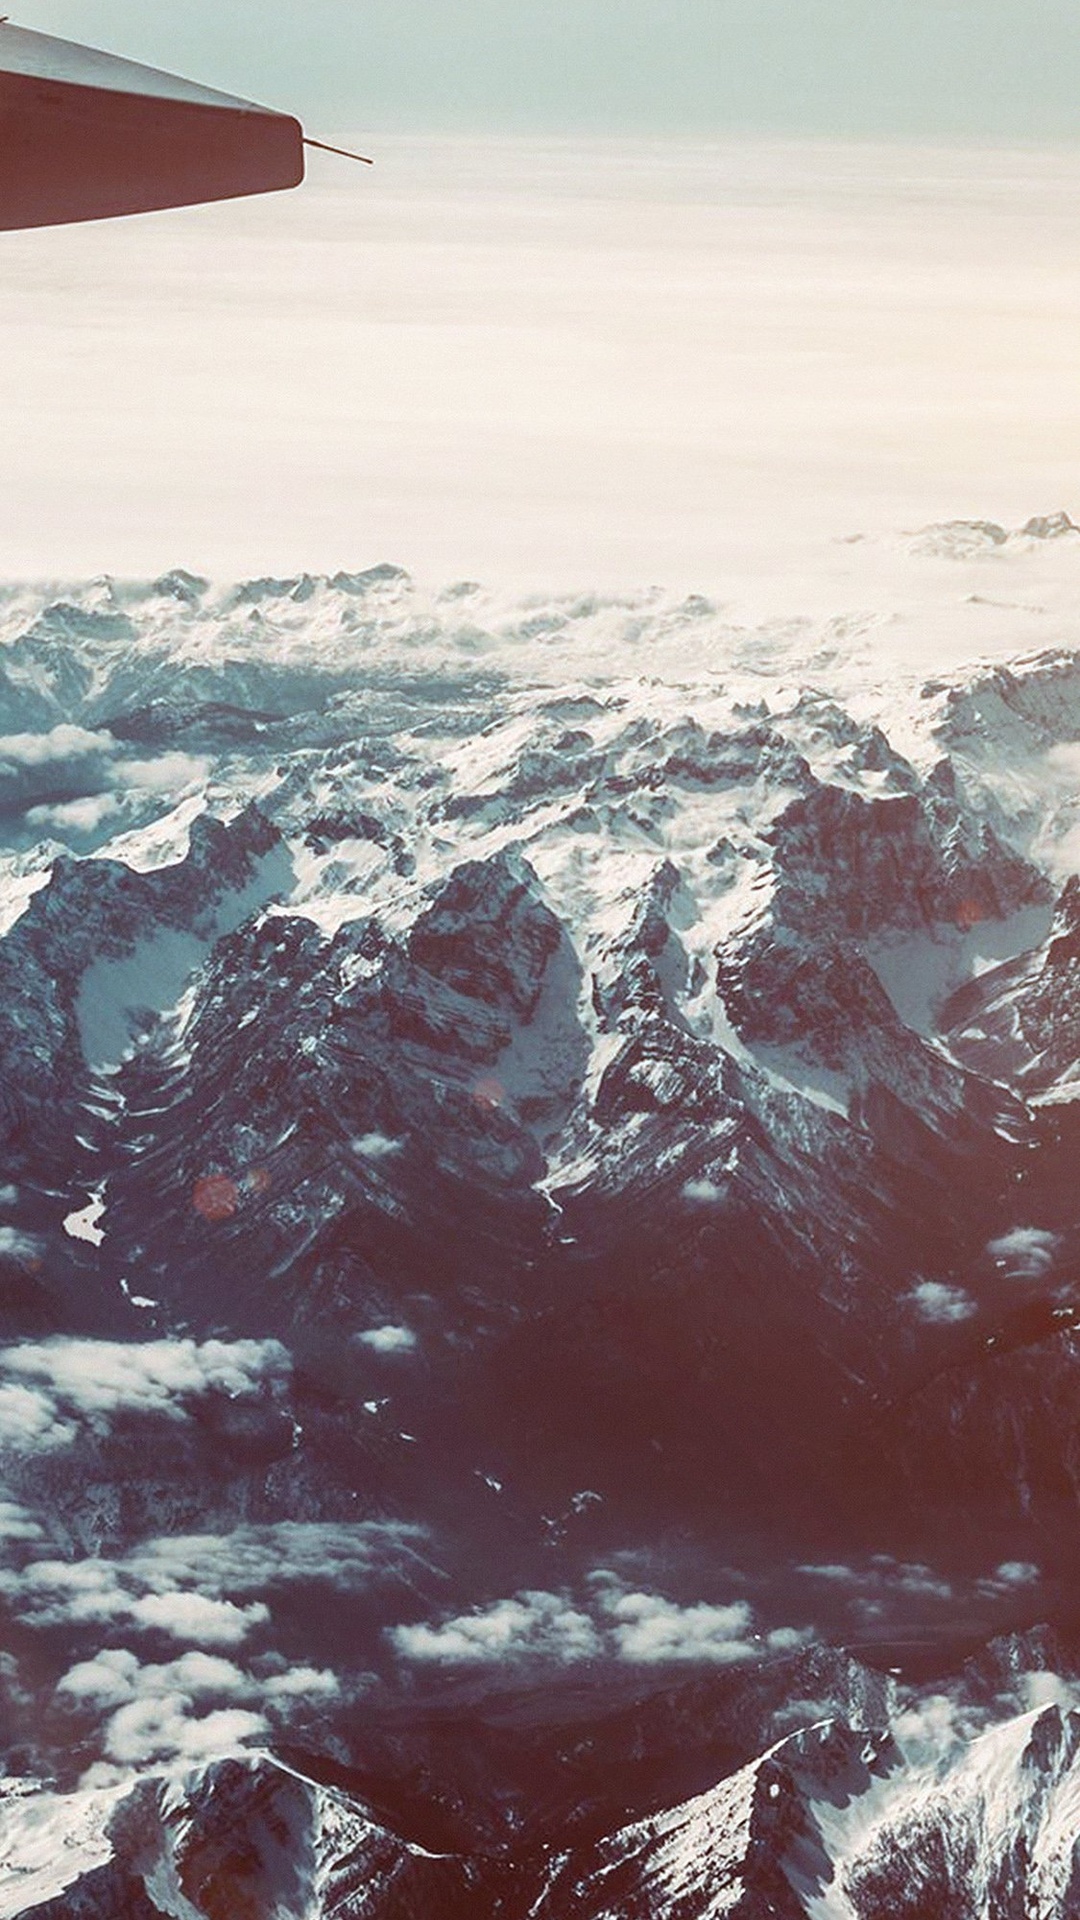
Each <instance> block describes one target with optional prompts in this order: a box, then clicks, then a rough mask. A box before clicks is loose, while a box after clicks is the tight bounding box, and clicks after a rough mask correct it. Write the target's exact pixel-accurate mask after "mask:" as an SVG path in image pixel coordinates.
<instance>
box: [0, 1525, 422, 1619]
mask: <svg viewBox="0 0 1080 1920" xmlns="http://www.w3.org/2000/svg"><path fill="white" fill-rule="evenodd" d="M16 1539H17V1540H19V1539H21V1540H22V1541H23V1542H25V1543H27V1545H28V1546H29V1557H27V1552H26V1546H24V1548H23V1553H22V1557H23V1558H24V1559H25V1561H26V1563H25V1564H23V1565H21V1566H9V1567H8V1568H7V1569H6V1570H2V1571H0V1599H3V1600H5V1601H6V1602H7V1604H8V1606H9V1607H10V1608H11V1610H12V1612H13V1613H14V1614H15V1616H16V1618H17V1619H19V1620H20V1621H22V1622H23V1623H24V1624H25V1625H27V1626H29V1627H32V1628H34V1627H36V1628H54V1627H72V1628H78V1627H87V1628H89V1627H93V1628H96V1629H101V1630H105V1631H124V1632H132V1631H136V1632H142V1633H147V1634H157V1635H164V1636H166V1637H168V1638H170V1639H173V1640H176V1641H178V1642H181V1643H184V1644H187V1645H190V1646H193V1647H205V1648H212V1649H215V1650H216V1649H221V1648H230V1649H231V1648H236V1647H239V1646H241V1645H243V1644H245V1643H247V1642H248V1641H249V1640H250V1639H251V1638H252V1636H253V1635H254V1634H255V1633H256V1632H257V1631H258V1630H261V1629H263V1628H265V1627H266V1625H267V1623H268V1621H269V1619H270V1609H269V1607H268V1606H267V1598H268V1597H272V1596H273V1595H274V1594H275V1593H280V1592H285V1591H287V1590H288V1589H290V1588H305V1587H306V1588H310V1589H312V1591H313V1592H318V1591H319V1590H320V1589H321V1590H322V1591H323V1592H324V1593H325V1592H326V1591H328V1590H329V1591H331V1592H333V1593H336V1594H339V1595H349V1596H353V1595H359V1594H361V1593H364V1592H367V1591H369V1590H373V1589H374V1588H375V1587H377V1586H378V1585H379V1584H380V1583H381V1582H383V1581H391V1582H393V1581H401V1580H403V1579H411V1578H412V1577H413V1576H414V1574H415V1572H416V1570H417V1569H418V1568H421V1569H423V1570H424V1571H425V1572H430V1569H429V1567H428V1563H427V1562H426V1561H425V1560H424V1559H423V1556H422V1552H421V1549H422V1548H423V1546H424V1544H425V1540H426V1536H425V1535H424V1534H423V1533H422V1532H421V1531H420V1530H419V1529H417V1528H413V1527H408V1526H404V1525H398V1524H397V1523H395V1522H390V1521H386V1522H383V1521H360V1522H357V1523H356V1524H355V1525H348V1524H344V1523H342V1524H339V1523H336V1522H330V1521H327V1522H311V1523H303V1522H289V1521H285V1522H280V1523H278V1524H276V1525H273V1526H264V1527H239V1528H237V1529H236V1530H235V1531H234V1532H232V1533H229V1534H185V1535H175V1536H172V1535H170V1536H163V1537H161V1538H159V1539H154V1540H149V1541H145V1542H144V1543H143V1544H142V1545H140V1546H138V1547H136V1548H134V1549H133V1550H132V1551H131V1552H130V1553H128V1554H126V1555H124V1556H123V1557H122V1558H119V1559H105V1558H104V1557H95V1558H86V1559H81V1560H73V1561H69V1560H60V1559H56V1558H48V1559H46V1558H33V1557H32V1543H33V1536H32V1535H29V1534H22V1535H16ZM17 1557H19V1556H17Z"/></svg>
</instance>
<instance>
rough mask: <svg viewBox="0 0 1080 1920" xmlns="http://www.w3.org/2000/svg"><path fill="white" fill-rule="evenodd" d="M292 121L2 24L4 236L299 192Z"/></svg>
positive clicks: (298, 146)
mask: <svg viewBox="0 0 1080 1920" xmlns="http://www.w3.org/2000/svg"><path fill="white" fill-rule="evenodd" d="M303 178H304V134H303V129H302V128H301V126H300V123H299V121H297V120H294V119H293V118H292V116H291V115H289V114H285V113H276V112H272V111H271V110H270V109H268V108H266V107H258V106H254V105H253V104H252V103H251V102H250V101H248V100H238V99H235V98H234V97H233V96H232V95H231V94H226V93H216V92H214V91H213V90H212V89H211V88H209V87H202V86H197V85H195V84H194V83H193V82H191V81H188V80H180V79H177V78H175V77H174V76H173V75H172V74H168V73H159V72H157V71H156V69H155V68H153V67H143V66H138V65H136V64H135V62H134V61H131V60H121V59H117V58H116V57H115V56H114V55H112V54H108V53H99V52H96V51H95V50H94V49H93V48H91V47H81V46H77V45H76V44H75V43H74V42H73V41H70V40H57V39H54V38H53V37H52V36H51V35H49V34H44V33H33V32H30V31H29V30H28V29H26V28H23V27H15V26H12V25H11V24H10V23H9V22H6V21H0V230H3V229H8V230H10V229H12V228H17V227H45V226H57V225H61V224H64V223H66V222H68V221H76V220H104V219H109V218H111V217H113V216H114V215H117V214H129V213H146V212H150V211H151V210H153V209H155V208H161V207H181V206H189V205H193V204H195V203H196V202H199V201H204V200H229V199H233V198H235V197H237V196H240V195H244V194H253V193H276V192H279V191H280V190H282V189H285V188H289V187H297V186H299V185H300V183H301V181H302V180H303Z"/></svg>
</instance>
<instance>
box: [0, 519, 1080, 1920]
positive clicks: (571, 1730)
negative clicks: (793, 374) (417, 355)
mask: <svg viewBox="0 0 1080 1920" xmlns="http://www.w3.org/2000/svg"><path fill="white" fill-rule="evenodd" d="M999 534H1000V536H1001V537H1000V539H999V538H998V537H997V536H998V535H999ZM1049 541H1053V542H1054V543H1055V545H1056V546H1057V547H1058V548H1059V549H1060V551H1061V553H1062V555H1063V562H1062V564H1063V565H1067V564H1071V560H1070V558H1069V556H1071V555H1072V554H1073V553H1074V552H1075V551H1076V550H1077V549H1078V548H1080V536H1077V535H1076V532H1075V529H1072V527H1071V523H1068V522H1065V521H1063V520H1061V519H1059V518H1058V519H1053V518H1052V519H1048V520H1045V521H1039V522H1032V523H1030V525H1029V526H1028V527H1027V528H1026V529H1025V530H1024V532H1023V534H1022V535H1018V536H1007V535H1006V534H1005V533H1004V531H1003V530H1001V529H989V528H988V526H987V524H986V523H965V524H964V525H963V526H957V527H952V528H946V529H936V530H929V531H928V532H927V533H926V534H924V535H921V536H919V538H918V539H917V540H915V541H913V542H912V564H913V565H920V564H923V563H924V561H925V558H926V555H927V554H928V553H929V554H930V555H931V556H932V563H933V564H934V565H946V566H947V565H951V564H953V561H954V560H955V563H956V564H957V565H960V564H963V565H968V564H971V563H972V554H973V553H974V554H975V555H976V559H977V560H978V563H979V564H981V565H986V566H992V565H994V564H997V563H998V561H1001V563H1002V564H1006V563H1007V564H1009V565H1011V566H1014V567H1015V566H1020V565H1022V561H1023V553H1024V552H1027V551H1033V550H1035V549H1036V548H1037V549H1039V551H1040V553H1041V552H1042V551H1043V550H1044V549H1045V547H1046V543H1047V542H1049ZM950 556H951V557H950ZM979 556H984V557H983V558H981V559H980V558H979ZM1003 556H1004V557H1003ZM1077 564H1080V561H1078V562H1077ZM876 632H877V623H876V617H872V616H859V617H850V618H847V619H844V620H838V619H830V620H827V621H821V622H818V623H816V624H815V623H813V622H803V623H776V624H773V625H771V626H762V627H748V626H740V625H738V624H736V623H735V622H734V621H733V620H732V619H731V617H730V616H729V615H727V614H726V613H725V611H724V609H722V608H718V607H716V606H714V605H712V604H711V603H708V602H706V601H704V600H698V599H690V600H684V601H681V602H675V601H671V600H669V599H667V598H665V597H664V596H663V595H661V594H659V593H655V592H650V593H641V594H637V595H627V596H625V597H624V598H622V599H617V598H613V597H610V596H609V597H606V598H603V597H600V596H596V597H592V598H590V597H586V596H582V597H580V598H578V599H564V600H559V601H551V602H540V601H537V602H535V603H530V604H528V605H516V606H512V605H509V604H500V603H498V602H497V601H496V600H495V599H494V598H493V597H492V596H490V595H488V594H485V593H484V592H483V591H482V590H481V589H480V588H479V587H476V586H475V585H473V584H472V583H468V582H466V583H461V584H459V585H458V586H455V587H452V588H450V589H449V590H447V591H445V592H443V593H441V594H438V595H431V594H427V593H424V592H422V591H421V590H420V589H418V588H417V587H416V586H415V585H414V583H413V582H412V581H411V580H410V579H409V578H408V577H407V576H406V575H405V574H404V573H402V572H401V571H400V570H399V569H396V568H393V567H376V568H373V569H370V570H368V571H367V572H363V573H356V574H340V575H337V576H335V577H334V578H333V579H315V578H309V577H304V578H299V579H291V580H264V581H257V582H249V583H247V584H245V585H243V586H240V587H235V588H229V589H227V590H226V589H220V588H215V587H212V586H211V585H210V584H209V583H207V582H205V581H203V580H201V579H198V578H196V577H194V576H192V575H190V574H187V573H184V572H175V573H172V574H169V575H167V576H165V577H164V578H162V579H160V580H158V581H155V582H153V583H150V584H144V585H130V584H128V585H123V584H119V583H114V582H111V581H108V580H102V581H97V582H94V583H91V584H89V585H84V586H79V587H69V588H65V589H63V590H59V589H58V590H55V591H48V592H46V591H44V590H41V589H31V588H26V589H22V588H20V589H15V588H12V589H7V590H5V591H4V593H3V594H2V595H0V912H2V929H3V931H2V937H0V979H2V982H3V993H2V996H0V1120H2V1128H0V1132H2V1140H3V1149H2V1150H3V1165H2V1166H0V1337H2V1339H3V1341H4V1345H3V1346H2V1347H0V1635H2V1637H0V1733H2V1738H0V1754H4V1755H6V1765H7V1772H8V1784H7V1786H6V1788H5V1789H4V1791H3V1794H2V1796H0V1916H12V1920H14V1916H24V1915H27V1916H28V1915H30V1914H35V1915H38V1914H40V1915H42V1916H44V1915H49V1916H52V1915H54V1914H56V1915H60V1914H76V1913H79V1914H86V1915H88V1916H94V1915H97V1914H99V1913H100V1914H102V1915H104V1914H106V1913H108V1914H115V1915H118V1916H119V1915H127V1914H131V1915H133V1916H139V1917H140V1920H141V1917H142V1916H144V1915H152V1914H169V1915H173V1916H176V1917H177V1920H180V1917H181V1916H182V1917H183V1920H190V1916H192V1915H194V1916H204V1920H216V1916H217V1915H219V1914H224V1913H229V1914H230V1915H232V1914H246V1913H248V1912H250V1913H251V1914H253V1915H254V1914H263V1913H280V1914H282V1915H291V1914H294V1913H295V1914H296V1915H298V1916H299V1915H300V1914H304V1915H314V1914H325V1915H326V1916H328V1920H334V1917H336V1916H338V1915H341V1916H345V1915H356V1916H359V1915H369V1914H370V1915H371V1916H372V1917H373V1920H375V1917H376V1916H380V1917H381V1916H387V1920H389V1916H396V1915H401V1916H405V1915H409V1914H416V1915H420V1914H421V1913H422V1914H424V1915H425V1917H427V1916H431V1917H432V1920H434V1916H436V1915H438V1916H443V1915H445V1916H446V1917H447V1920H450V1917H451V1916H455V1917H456V1916H457V1915H459V1914H461V1915H465V1914H469V1915H476V1916H478V1917H479V1916H482V1915H484V1914H488V1913H490V1914H492V1915H495V1914H501V1915H504V1916H518V1915H520V1916H521V1920H526V1916H527V1915H535V1916H537V1917H538V1920H539V1917H540V1916H543V1917H544V1920H561V1916H566V1920H601V1916H604V1920H607V1917H608V1916H610V1917H611V1920H615V1916H616V1915H618V1916H619V1917H620V1920H630V1917H631V1916H634V1915H637V1914H640V1915H642V1916H643V1917H644V1916H650V1917H651V1916H654V1915H655V1916H658V1917H659V1920H664V1916H668V1915H670V1916H671V1920H675V1916H680V1920H683V1916H685V1917H686V1920H690V1917H691V1916H698V1915H700V1916H702V1917H704V1916H705V1915H714V1914H715V1915H720V1914H732V1915H735V1914H739V1915H743V1914H745V1915H746V1916H748V1917H749V1916H752V1915H758V1914H761V1915H765V1914H778V1915H788V1914H790V1915H793V1916H799V1915H812V1916H815V1920H833V1917H834V1916H835V1917H836V1920H839V1917H840V1916H849V1915H850V1916H856V1917H857V1920H861V1917H862V1916H863V1915H871V1914H873V1915H875V1916H877V1915H884V1914H896V1915H898V1916H903V1915H908V1914H910V1915H911V1916H912V1920H914V1917H915V1916H916V1915H919V1916H925V1915H929V1914H931V1913H932V1914H934V1915H939V1914H940V1915H942V1916H949V1915H951V1914H953V1913H955V1914H956V1915H957V1916H959V1915H961V1914H963V1915H965V1916H967V1915H968V1914H971V1915H975V1914H979V1915H986V1916H989V1917H990V1920H998V1916H1000V1917H1001V1920H1006V1917H1007V1916H1011V1915H1013V1914H1014V1913H1018V1912H1020V1911H1024V1912H1028V1913H1030V1914H1031V1915H1032V1916H1034V1917H1035V1920H1058V1916H1065V1915H1068V1914H1070V1913H1072V1912H1073V1911H1074V1910H1080V1904H1078V1903H1080V1883H1078V1882H1077V1880H1076V1871H1075V1869H1074V1866H1073V1849H1074V1847H1075V1844H1076V1839H1077V1835H1078V1833H1080V1824H1078V1821H1080V1815H1077V1817H1076V1818H1075V1819H1074V1813H1075V1810H1076V1809H1080V1799H1078V1798H1077V1794H1078V1788H1077V1780H1078V1779H1080V1774H1077V1770H1076V1768H1077V1762H1076V1752H1077V1735H1076V1727H1077V1724H1078V1722H1077V1717H1076V1712H1075V1711H1074V1708H1073V1693H1072V1681H1071V1678H1070V1676H1071V1674H1072V1672H1073V1667H1074V1663H1075V1662H1077V1660H1078V1659H1080V1641H1077V1642H1076V1643H1075V1644H1074V1640H1073V1638H1072V1637H1071V1636H1070V1627H1069V1619H1070V1601H1069V1594H1070V1590H1071V1586H1072V1582H1073V1581H1074V1579H1075V1576H1076V1572H1077V1564H1078V1559H1080V1556H1078V1554H1077V1549H1076V1544H1075V1541H1076V1527H1075V1515H1076V1505H1077V1487H1078V1484H1080V1427H1078V1415H1077V1407H1078V1406H1080V1397H1078V1393H1077V1387H1078V1385H1080V1381H1078V1377H1077V1366H1078V1349H1077V1344H1076V1329H1077V1327H1080V1295H1078V1292H1077V1277H1078V1273H1080V1265H1078V1262H1080V1237H1078V1227H1080V1220H1078V1217H1077V1212H1076V1205H1075V1199H1074V1186H1075V1175H1074V1171H1073V1170H1074V1166H1075V1162H1076V1154H1077V1151H1078V1150H1080V1131H1078V1129H1080V1016H1078V1014H1077V1009H1076V1005H1075V1004H1074V1003H1075V1001H1076V984H1075V979H1076V977H1080V892H1078V887H1080V883H1078V881H1077V880H1076V878H1075V877H1074V873H1073V869H1074V865H1075V866H1077V867H1080V836H1078V827H1080V812H1078V807H1080V803H1078V801H1077V790H1078V788H1080V634H1078V636H1077V643H1076V645H1075V646H1074V645H1070V644H1069V643H1068V639H1067V636H1063V635H1062V634H1060V633H1058V634H1056V636H1055V639H1054V643H1053V644H1052V645H1049V646H1047V647H1046V648H1044V649H1042V650H1041V651H1038V652H1035V653H1030V654H1028V655H1026V656H1023V657H1018V658H1015V659H1008V660H1006V659H1002V658H1000V657H998V658H996V659H992V660H988V661H987V662H986V663H985V664H982V665H979V664H976V665H975V666H973V667H970V668H964V669H956V670H955V671H954V670H953V669H952V668H949V669H948V670H946V671H944V672H942V673H941V674H939V675H938V676H937V677H936V678H932V679H928V678H927V676H926V674H925V673H923V672H917V671H915V670H914V669H913V668H908V667H905V665H904V663H903V661H902V660H901V661H899V662H898V661H896V660H895V659H894V660H893V661H892V662H891V664H888V665H883V661H884V659H885V655H884V653H883V652H882V650H881V648H880V647H879V646H878V642H877V639H876V638H875V635H876ZM1040 1621H1049V1622H1052V1623H1053V1626H1054V1629H1055V1633H1056V1635H1057V1638H1056V1640H1055V1641H1054V1643H1053V1657H1051V1654H1050V1653H1048V1651H1047V1646H1048V1644H1049V1643H1048V1642H1047V1641H1046V1639H1045V1638H1043V1639H1038V1638H1037V1637H1036V1639H1032V1638H1031V1637H1030V1634H1029V1632H1028V1630H1029V1629H1031V1628H1032V1627H1033V1626H1034V1625H1035V1624H1036V1623H1037V1622H1040ZM1010 1635H1011V1636H1013V1637H1012V1638H1008V1636H1010ZM1017 1635H1020V1636H1021V1637H1020V1638H1017V1637H1016V1636H1017ZM1002 1636H1006V1637H1005V1638H1004V1639H1003V1638H1002ZM1024 1636H1026V1637H1024ZM830 1646H832V1647H843V1648H845V1649H848V1650H849V1651H848V1652H847V1653H845V1654H844V1655H840V1654H829V1653H828V1651H827V1650H828V1648H829V1647H830ZM988 1646H992V1647H995V1648H998V1649H1001V1648H1008V1649H1010V1651H1009V1653H1008V1658H1007V1659H1006V1656H1005V1654H1003V1653H1000V1652H998V1653H994V1654H992V1655H991V1654H986V1653H984V1652H981V1651H980V1649H985V1648H986V1647H988ZM973 1660H974V1661H975V1663H976V1664H975V1666H974V1667H973V1666H972V1664H971V1663H972V1661H973ZM980 1660H981V1661H983V1663H984V1668H983V1669H979V1672H981V1673H982V1678H981V1679H979V1680H978V1683H977V1684H976V1679H974V1678H973V1677H972V1676H973V1674H975V1673H976V1668H977V1667H978V1662H979V1661H980ZM965 1661H967V1662H968V1667H967V1668H966V1669H965V1667H964V1663H965ZM987 1661H989V1662H990V1666H991V1667H992V1668H993V1670H994V1673H995V1674H996V1676H997V1677H996V1679H994V1680H993V1681H991V1680H989V1679H987V1678H986V1671H985V1670H984V1669H985V1663H986V1662H987ZM1003 1661H1004V1662H1005V1665H1004V1666H1002V1664H1001V1663H1002V1662H1003ZM995 1662H997V1663H998V1664H997V1666H995V1665H994V1663H995ZM1006 1668H1007V1669H1008V1670H1007V1671H1006V1670H1005V1669H1006ZM890 1669H891V1670H892V1678H891V1680H889V1681H888V1682H886V1680H885V1679H883V1678H880V1676H882V1675H888V1673H889V1670H890ZM965 1672H966V1674H967V1678H966V1679H965V1678H963V1675H964V1673H965ZM875 1676H879V1677H877V1678H875ZM935 1713H936V1714H937V1716H938V1720H939V1722H940V1723H941V1724H940V1727H939V1732H941V1736H942V1737H941V1738H938V1739H932V1738H930V1736H929V1734H928V1733H927V1732H926V1731H925V1728H924V1727H923V1723H924V1722H926V1723H927V1724H929V1722H930V1721H931V1720H932V1719H933V1716H934V1714H935ZM946 1723H947V1725H946ZM466 1751H467V1752H468V1756H469V1757H468V1759H467V1760H466V1759H465V1758H463V1756H464V1755H465V1753H466ZM590 1756H591V1757H590ZM1024 1900H1026V1901H1027V1902H1028V1905H1027V1906H1026V1907H1024V1906H1023V1905H1022V1904H1018V1903H1022V1902H1023V1901H1024ZM949 1902H952V1903H953V1904H949ZM1070 1903H1071V1904H1070Z"/></svg>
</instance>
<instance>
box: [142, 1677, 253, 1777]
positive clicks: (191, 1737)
mask: <svg viewBox="0 0 1080 1920" xmlns="http://www.w3.org/2000/svg"><path fill="white" fill-rule="evenodd" d="M267 1732H268V1727H267V1723H266V1720H265V1718H264V1717H263V1715H262V1714H261V1713H252V1712H250V1711H249V1710H248V1709H247V1708H244V1707H224V1708H218V1709H216V1710H215V1711H214V1712H211V1713H207V1714H201V1715H192V1712H191V1701H190V1700H189V1698H188V1697H187V1695H186V1694H182V1693H176V1694H165V1695H163V1696H162V1697H161V1698H155V1699H148V1700H133V1701H132V1702H131V1704H130V1706H126V1707H120V1708H119V1710H118V1711H117V1712H116V1713H114V1714H113V1716H112V1718H111V1720H110V1721H109V1724H108V1727H107V1728H106V1731H105V1752H106V1754H107V1755H108V1757H109V1759H110V1760H114V1761H116V1763H117V1764H118V1765H119V1766H122V1767H145V1766H150V1765H153V1764H166V1763H168V1762H170V1761H177V1760H182V1761H185V1762H190V1763H192V1764H194V1763H197V1762H198V1761H200V1760H219V1759H220V1758H221V1757H222V1755H223V1754H227V1753H231V1752H233V1751H234V1750H235V1749H236V1748H237V1747H241V1746H244V1745H246V1744H247V1743H248V1742H249V1741H252V1740H257V1739H260V1738H262V1737H265V1735H266V1733H267Z"/></svg>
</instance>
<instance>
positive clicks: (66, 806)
mask: <svg viewBox="0 0 1080 1920" xmlns="http://www.w3.org/2000/svg"><path fill="white" fill-rule="evenodd" d="M122 811H123V804H122V802H121V801H120V800H119V799H118V798H117V796H116V794H115V793H89V794H86V795H84V797H83V798H82V799H81V800H58V801H57V802H56V803H55V805H53V806H48V807H31V808H30V810H29V812H28V813H27V816H26V821H27V825H28V826H31V827H33V828H35V829H36V831H37V832H39V833H96V832H97V829H98V828H99V827H100V826H102V825H103V824H104V822H105V821H106V820H113V819H115V817H116V815H117V814H118V813H121V812H122Z"/></svg>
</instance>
